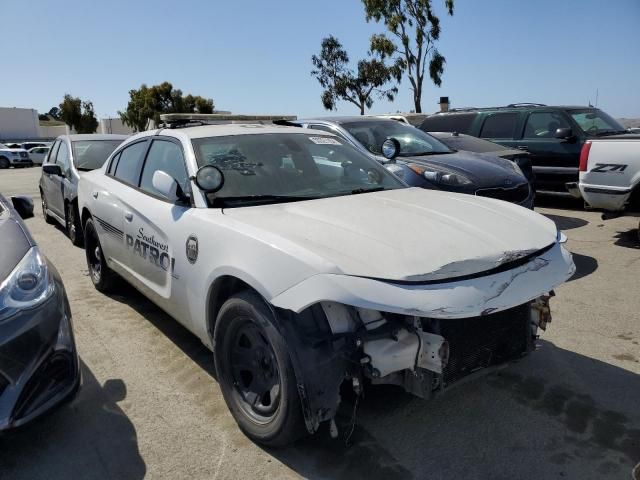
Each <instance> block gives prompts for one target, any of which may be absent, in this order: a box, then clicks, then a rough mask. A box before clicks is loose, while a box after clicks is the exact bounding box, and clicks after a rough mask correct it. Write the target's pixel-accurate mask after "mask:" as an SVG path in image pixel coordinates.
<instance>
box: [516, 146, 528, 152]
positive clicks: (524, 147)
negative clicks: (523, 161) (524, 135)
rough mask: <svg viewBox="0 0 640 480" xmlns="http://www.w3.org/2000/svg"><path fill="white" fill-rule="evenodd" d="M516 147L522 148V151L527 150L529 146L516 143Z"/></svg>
mask: <svg viewBox="0 0 640 480" xmlns="http://www.w3.org/2000/svg"><path fill="white" fill-rule="evenodd" d="M516 148H517V149H518V150H522V151H524V152H527V151H529V147H527V146H526V145H518V146H517V147H516Z"/></svg>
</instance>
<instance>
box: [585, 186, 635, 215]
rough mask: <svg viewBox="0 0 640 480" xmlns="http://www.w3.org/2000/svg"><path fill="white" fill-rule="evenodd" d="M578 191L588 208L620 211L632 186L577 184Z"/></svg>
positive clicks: (627, 198) (624, 205) (627, 199)
mask: <svg viewBox="0 0 640 480" xmlns="http://www.w3.org/2000/svg"><path fill="white" fill-rule="evenodd" d="M578 188H579V191H580V193H581V195H582V198H584V201H585V202H586V203H587V205H588V206H589V207H590V208H594V209H598V210H604V211H606V212H621V211H623V210H624V208H625V207H626V205H627V203H628V201H629V198H630V197H631V193H632V191H633V189H632V188H628V187H610V186H602V185H589V184H585V183H582V182H581V183H580V184H579V187H578Z"/></svg>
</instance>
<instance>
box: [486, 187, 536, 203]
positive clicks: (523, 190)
mask: <svg viewBox="0 0 640 480" xmlns="http://www.w3.org/2000/svg"><path fill="white" fill-rule="evenodd" d="M476 195H479V196H481V197H491V198H497V199H498V200H504V201H505V202H512V203H521V202H524V201H525V200H526V199H527V197H528V196H529V184H528V183H523V184H522V185H518V186H517V187H513V188H483V189H480V190H476Z"/></svg>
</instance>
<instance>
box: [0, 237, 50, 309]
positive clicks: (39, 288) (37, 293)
mask: <svg viewBox="0 0 640 480" xmlns="http://www.w3.org/2000/svg"><path fill="white" fill-rule="evenodd" d="M53 289H54V284H53V281H52V280H51V278H50V277H49V269H48V268H47V261H46V260H45V259H44V257H43V256H42V254H41V253H40V250H39V249H38V247H32V248H31V249H30V250H29V251H28V252H27V254H26V255H25V256H24V257H22V260H20V263H18V265H17V266H16V267H15V268H14V269H13V271H12V272H11V273H10V274H9V276H8V277H7V278H6V279H5V280H4V281H3V282H2V284H0V319H3V318H6V317H9V316H11V315H13V314H14V313H16V312H17V311H19V310H21V309H24V308H30V307H33V306H35V305H38V304H39V303H41V302H43V301H44V300H45V299H47V298H48V297H49V296H50V295H51V293H53Z"/></svg>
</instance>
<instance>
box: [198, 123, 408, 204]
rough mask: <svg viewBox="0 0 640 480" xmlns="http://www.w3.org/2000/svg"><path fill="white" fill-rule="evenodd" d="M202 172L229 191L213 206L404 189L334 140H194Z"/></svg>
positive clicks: (213, 198) (277, 136) (278, 136)
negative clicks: (220, 177)
mask: <svg viewBox="0 0 640 480" xmlns="http://www.w3.org/2000/svg"><path fill="white" fill-rule="evenodd" d="M193 147H194V150H195V153H196V158H197V160H198V166H200V167H202V166H204V165H214V166H216V167H218V168H219V169H220V170H221V171H222V172H223V174H224V185H223V187H222V188H221V189H220V190H219V191H218V192H216V193H215V194H209V195H208V197H209V201H210V203H211V204H212V205H213V206H217V205H220V204H222V205H225V206H241V205H247V204H256V203H271V202H278V201H295V200H305V199H311V198H323V197H331V196H338V195H352V194H357V193H365V192H367V191H376V190H387V189H395V188H403V187H404V184H403V183H402V182H401V181H400V180H398V179H397V178H396V177H394V176H393V175H392V174H391V173H389V172H388V171H387V170H386V169H385V168H384V167H383V166H382V165H380V164H379V163H378V162H376V161H375V160H372V159H370V158H369V157H367V156H366V155H363V154H362V153H360V152H358V151H357V150H356V149H355V148H353V147H352V146H350V145H346V144H345V143H344V142H343V141H342V140H340V139H338V138H337V137H334V136H326V135H323V136H320V135H316V136H314V135H308V134H306V133H269V134H249V135H233V136H224V137H207V138H198V139H193Z"/></svg>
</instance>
